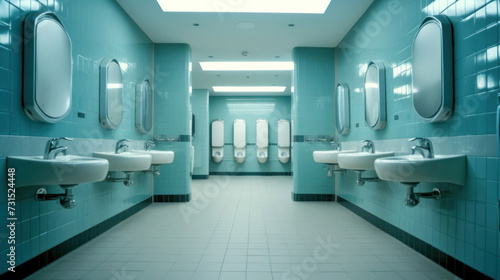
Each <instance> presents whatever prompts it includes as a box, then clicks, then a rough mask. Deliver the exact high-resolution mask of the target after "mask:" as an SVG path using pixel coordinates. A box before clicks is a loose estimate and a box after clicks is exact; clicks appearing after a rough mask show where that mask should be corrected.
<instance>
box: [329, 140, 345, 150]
mask: <svg viewBox="0 0 500 280" xmlns="http://www.w3.org/2000/svg"><path fill="white" fill-rule="evenodd" d="M330 144H332V147H333V149H335V150H337V151H340V150H341V149H342V146H341V145H340V142H337V141H332V142H330Z"/></svg>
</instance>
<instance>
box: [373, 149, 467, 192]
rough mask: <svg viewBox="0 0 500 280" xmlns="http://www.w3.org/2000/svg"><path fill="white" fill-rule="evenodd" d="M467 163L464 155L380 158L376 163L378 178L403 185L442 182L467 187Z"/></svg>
mask: <svg viewBox="0 0 500 280" xmlns="http://www.w3.org/2000/svg"><path fill="white" fill-rule="evenodd" d="M466 161H467V158H466V156H464V155H446V156H440V155H437V156H434V158H423V157H422V156H420V155H408V156H397V157H386V158H380V159H377V160H376V161H375V171H376V172H377V174H378V177H379V178H380V179H382V180H386V181H395V182H403V183H418V182H440V183H453V184H457V185H462V186H463V185H465V176H466V165H467V164H466Z"/></svg>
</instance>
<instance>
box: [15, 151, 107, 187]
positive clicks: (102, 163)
mask: <svg viewBox="0 0 500 280" xmlns="http://www.w3.org/2000/svg"><path fill="white" fill-rule="evenodd" d="M7 166H8V168H15V169H16V173H15V174H16V175H15V179H16V180H15V187H24V186H35V185H60V186H61V187H65V186H74V185H77V184H82V183H89V182H99V181H102V180H104V179H105V178H106V174H107V173H108V166H109V164H108V161H107V160H105V159H99V158H93V157H81V156H73V155H68V156H58V157H56V158H55V159H43V157H42V156H19V157H15V156H14V157H7Z"/></svg>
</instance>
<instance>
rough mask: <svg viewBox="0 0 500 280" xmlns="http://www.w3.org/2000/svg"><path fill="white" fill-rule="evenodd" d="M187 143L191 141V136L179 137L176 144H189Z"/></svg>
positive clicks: (183, 135)
mask: <svg viewBox="0 0 500 280" xmlns="http://www.w3.org/2000/svg"><path fill="white" fill-rule="evenodd" d="M189 141H191V135H185V134H182V135H179V140H178V142H189Z"/></svg>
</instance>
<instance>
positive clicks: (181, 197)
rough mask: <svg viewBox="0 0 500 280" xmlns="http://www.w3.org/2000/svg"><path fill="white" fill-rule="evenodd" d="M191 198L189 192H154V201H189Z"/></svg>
mask: <svg viewBox="0 0 500 280" xmlns="http://www.w3.org/2000/svg"><path fill="white" fill-rule="evenodd" d="M190 200H191V194H155V195H154V199H153V201H154V202H167V203H172V202H189V201H190Z"/></svg>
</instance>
